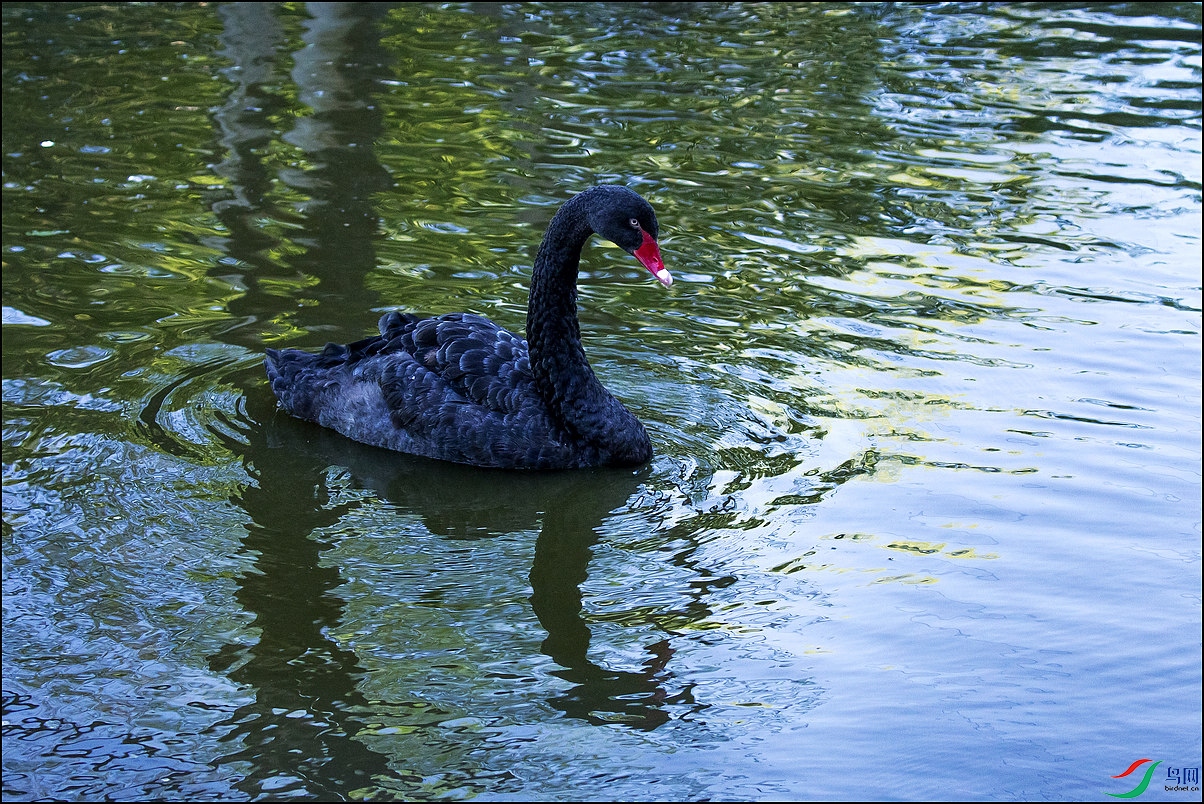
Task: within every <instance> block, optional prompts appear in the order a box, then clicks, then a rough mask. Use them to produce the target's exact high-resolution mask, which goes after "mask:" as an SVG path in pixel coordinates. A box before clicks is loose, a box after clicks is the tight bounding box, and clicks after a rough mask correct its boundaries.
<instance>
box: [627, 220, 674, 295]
mask: <svg viewBox="0 0 1204 804" xmlns="http://www.w3.org/2000/svg"><path fill="white" fill-rule="evenodd" d="M634 253H635V258H636V259H637V260H639V261H640V262H641V263H642V264H643V266H644V267H645V268H647V269H648V270H649V271H651V272H652V275H653V276H655V277H656V281H657V282H660V283H661V284H662V285H664V286H665V287H669V286H670V285H672V284H673V274H671V273H669V271H668V270H666V268H665V261H664V260H662V259H661V248H660V246H658V245H657V244H656V241H655V240H653V239H652V235H650V234H648V233H647V232H644V242H643V243H640V247H639V248H637V249H636V250H635V252H634Z"/></svg>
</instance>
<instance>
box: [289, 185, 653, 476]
mask: <svg viewBox="0 0 1204 804" xmlns="http://www.w3.org/2000/svg"><path fill="white" fill-rule="evenodd" d="M594 233H597V234H600V235H602V236H603V237H605V238H606V239H608V240H611V241H612V242H614V243H615V244H616V245H618V246H620V247H621V248H623V249H624V250H625V251H627V252H628V253H629V254H632V255H634V256H635V258H636V259H638V260H639V261H640V262H641V263H643V265H644V267H646V268H647V269H648V270H649V271H651V272H652V275H653V276H655V277H656V278H657V280H658V281H660V283H661V284H663V285H664V286H665V287H669V285H671V284H672V283H673V277H672V276H671V275H670V273H669V272H668V271H667V270H666V269H665V264H664V262H663V261H662V260H661V254H660V247H659V246H658V245H657V240H656V238H657V233H658V230H657V223H656V214H655V213H654V212H653V211H652V206H651V205H650V204H649V203H648V202H647V201H645V200H644V199H643V198H641V197H640V196H639V195H638V194H636V193H634V192H632V191H631V190H629V189H627V188H626V187H619V186H614V185H599V186H596V187H591V188H590V189H588V190H585V191H584V192H581V193H579V194H577V195H576V196H574V197H572V198H570V199H569V200H568V201H566V202H565V203H564V205H563V206H561V207H560V209H559V210H557V212H556V215H555V216H554V217H553V218H552V222H551V224H549V225H548V230H547V232H546V233H545V234H544V237H543V242H542V243H541V244H540V246H539V252H538V253H537V255H536V257H535V268H534V271H533V273H532V276H531V295H530V299H529V301H528V305H527V339H526V340H523V339H522V338H521V337H519V336H518V335H515V334H513V333H511V332H508V331H506V330H504V329H502V328H501V327H499V326H498V325H497V324H495V323H493V322H492V321H490V320H489V319H487V318H483V317H481V316H479V315H473V314H472V313H449V314H447V315H442V316H439V317H437V318H423V317H420V316H416V315H409V314H405V313H397V312H393V313H387V314H385V315H384V316H383V317H382V318H381V319H380V325H379V326H380V335H379V336H376V337H372V338H366V339H364V340H362V341H357V342H356V343H352V344H348V345H346V346H341V345H338V344H333V343H330V344H327V345H326V348H325V349H324V350H323V351H322V352H321V353H320V354H310V353H308V352H302V351H299V350H296V349H282V350H276V349H268V350H267V360H266V365H267V372H268V379H269V380H270V381H271V385H272V391H273V392H274V393H275V394H276V397H277V398H278V399H279V400H280V405H281V407H283V408H284V409H285V410H286V411H288V412H289V413H291V414H292V415H293V416H296V417H297V418H300V419H306V420H308V421H312V422H317V423H318V424H320V425H322V426H324V427H329V428H331V429H333V430H336V431H338V432H340V433H342V434H343V435H345V436H347V437H349V438H353V439H355V440H356V441H362V442H364V443H365V444H372V445H374V446H377V447H384V448H385V449H390V450H396V451H398V452H407V453H411V454H414V455H423V456H426V457H428V458H438V459H441V460H445V461H454V462H456V463H464V464H471V465H473V466H491V467H499V468H505V469H566V468H575V467H586V466H638V465H640V464H643V463H647V462H648V460H649V459H650V458H651V457H652V443H651V442H650V441H649V440H648V433H647V432H646V431H645V430H644V426H643V425H642V424H640V421H639V420H638V419H637V418H636V417H635V416H634V415H632V413H631V411H629V410H628V409H627V408H626V407H624V406H623V403H621V402H620V401H619V400H617V399H615V398H614V397H613V396H612V395H611V394H610V392H609V391H607V390H606V389H605V388H603V387H602V383H601V382H599V381H598V378H597V376H595V375H594V372H593V369H591V368H590V365H589V361H588V360H586V358H585V352H584V351H583V350H582V348H581V332H580V327H579V325H578V323H577V266H578V263H579V262H580V259H581V249H582V247H583V246H584V245H585V242H586V241H587V240H589V238H590V235H592V234H594Z"/></svg>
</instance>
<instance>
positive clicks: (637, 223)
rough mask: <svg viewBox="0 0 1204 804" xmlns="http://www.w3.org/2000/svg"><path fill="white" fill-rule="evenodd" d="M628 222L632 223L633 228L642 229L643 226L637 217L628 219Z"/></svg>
mask: <svg viewBox="0 0 1204 804" xmlns="http://www.w3.org/2000/svg"><path fill="white" fill-rule="evenodd" d="M627 222H628V223H630V224H631V226H632V228H633V229H640V228H642V227H641V226H640V222H639V221H638V220H637V219H635V218H632V219H631V220H629V221H627Z"/></svg>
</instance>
